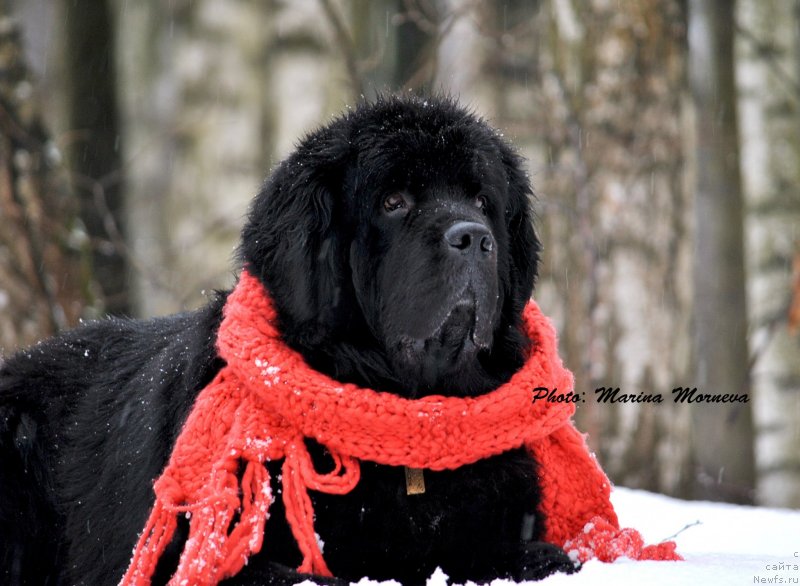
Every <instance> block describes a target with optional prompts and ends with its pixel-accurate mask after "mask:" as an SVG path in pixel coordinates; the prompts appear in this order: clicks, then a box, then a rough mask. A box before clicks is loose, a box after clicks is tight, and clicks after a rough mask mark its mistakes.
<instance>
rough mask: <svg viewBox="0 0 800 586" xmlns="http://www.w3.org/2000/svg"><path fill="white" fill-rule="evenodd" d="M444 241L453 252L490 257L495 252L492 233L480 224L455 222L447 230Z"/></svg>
mask: <svg viewBox="0 0 800 586" xmlns="http://www.w3.org/2000/svg"><path fill="white" fill-rule="evenodd" d="M444 240H445V242H447V244H448V246H449V247H450V250H451V251H452V252H456V251H458V252H461V253H472V254H478V253H483V254H484V255H488V254H489V253H491V252H492V251H493V250H494V238H492V233H491V232H489V229H488V228H487V227H486V226H484V225H483V224H480V223H478V222H463V221H462V222H455V223H454V224H453V225H452V226H450V227H449V228H448V229H447V230H445V233H444Z"/></svg>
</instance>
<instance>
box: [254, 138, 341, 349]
mask: <svg viewBox="0 0 800 586" xmlns="http://www.w3.org/2000/svg"><path fill="white" fill-rule="evenodd" d="M341 135H342V133H338V135H337V133H335V132H332V131H331V128H327V129H323V130H320V131H318V132H316V133H314V134H311V135H309V136H308V137H307V138H306V139H304V140H303V141H302V143H301V144H300V145H299V146H298V148H297V150H296V151H295V152H294V153H293V154H292V155H290V156H289V158H287V159H286V160H285V161H283V162H282V163H281V164H280V165H279V166H278V168H277V169H276V170H275V171H274V172H273V173H272V175H271V176H270V177H269V178H268V179H267V181H266V182H265V184H264V186H263V187H262V189H261V191H260V192H259V194H258V196H257V197H256V198H255V200H254V201H253V203H252V205H251V207H250V212H249V215H248V218H247V222H246V224H245V227H244V229H243V231H242V241H241V244H240V247H239V257H240V260H241V262H242V264H243V265H244V267H245V268H246V269H247V270H248V271H250V272H251V274H253V275H254V276H256V277H258V278H259V279H260V280H261V282H262V283H264V284H265V285H266V287H267V290H268V291H269V292H270V294H271V296H272V299H273V303H275V306H276V309H277V310H278V315H279V317H280V320H281V322H282V324H281V330H282V331H284V332H292V334H293V335H294V336H297V338H298V339H299V340H302V341H303V342H307V343H316V342H318V341H319V340H320V339H322V338H324V336H325V335H326V332H327V331H329V329H330V328H331V325H332V323H333V321H332V320H334V319H336V317H337V309H338V308H337V306H338V303H339V298H340V293H341V289H342V283H341V279H342V278H343V275H345V274H347V271H346V270H345V266H344V262H345V261H344V259H345V256H344V251H343V248H344V246H345V245H344V243H343V242H342V236H341V234H340V233H338V231H337V230H336V222H335V221H334V218H335V217H336V216H337V214H338V213H340V212H339V206H340V205H341V203H342V202H341V189H342V184H343V175H344V169H345V167H346V159H347V157H348V156H349V145H348V143H347V140H346V139H342V138H341Z"/></svg>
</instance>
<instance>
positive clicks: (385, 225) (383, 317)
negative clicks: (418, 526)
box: [240, 97, 539, 393]
mask: <svg viewBox="0 0 800 586" xmlns="http://www.w3.org/2000/svg"><path fill="white" fill-rule="evenodd" d="M530 195H531V190H530V185H529V183H528V180H527V178H526V176H525V174H524V173H523V172H522V170H521V168H520V159H519V157H518V156H517V155H516V154H515V153H514V152H513V151H512V150H511V149H510V148H509V146H508V145H507V144H506V143H505V142H504V141H503V139H502V138H500V136H499V135H498V134H497V133H496V132H495V131H494V130H493V129H492V128H490V127H489V126H488V125H487V124H486V123H484V122H483V121H481V120H479V119H477V118H476V117H475V116H473V115H472V114H470V113H469V112H467V111H465V110H463V109H462V108H460V107H459V106H457V105H456V104H455V103H453V102H452V101H450V100H447V99H429V100H427V101H423V100H422V99H419V98H413V97H404V98H382V99H379V100H378V101H376V102H375V103H372V104H363V105H361V106H359V107H358V108H356V109H355V110H354V111H351V112H348V113H347V114H346V115H344V116H342V117H341V118H338V119H336V120H334V121H333V122H332V123H330V124H329V125H327V126H325V127H324V128H322V129H320V130H318V131H316V132H314V133H312V134H310V135H309V136H307V137H306V138H305V139H304V140H303V141H302V142H301V143H300V144H299V146H298V147H297V149H296V150H295V152H294V153H293V154H292V155H291V156H289V158H287V159H286V160H285V161H284V162H283V163H281V165H280V166H279V167H278V168H277V169H276V170H275V172H274V173H273V174H272V176H271V177H270V178H269V179H268V180H267V182H266V184H265V185H264V188H263V189H262V191H261V193H260V194H259V195H258V197H257V198H256V200H255V201H254V203H253V206H252V208H251V211H250V215H249V219H248V221H247V223H246V226H245V228H244V231H243V237H242V244H241V248H240V254H241V256H242V260H243V262H244V264H245V266H246V267H247V268H248V269H249V270H250V271H251V272H252V273H253V274H254V275H256V276H257V277H259V278H260V279H261V280H262V281H263V282H264V283H265V285H266V286H267V288H268V290H269V291H270V293H271V295H272V297H273V300H274V302H275V304H276V308H277V310H278V314H279V316H280V320H281V330H282V332H283V333H284V336H285V337H286V340H287V342H288V343H290V344H291V345H293V346H295V347H297V348H298V349H300V350H301V351H305V352H304V353H305V354H306V355H307V357H308V354H312V355H313V354H315V351H319V352H317V355H316V356H313V357H312V362H313V361H316V362H318V363H319V364H318V365H319V366H323V367H327V370H329V371H333V373H334V374H341V372H338V371H343V370H347V368H344V367H343V366H342V363H345V362H347V363H351V362H358V361H359V359H364V360H363V361H364V362H376V361H377V362H380V361H381V359H385V365H384V367H379V366H375V370H376V371H380V370H382V369H383V370H384V371H386V372H385V373H384V375H385V376H384V377H385V378H389V379H393V380H396V381H398V382H399V386H400V387H403V388H408V389H412V390H411V391H409V392H411V393H421V392H425V390H426V389H430V390H433V389H437V388H438V389H439V391H441V387H442V386H443V381H445V380H448V379H450V380H456V379H459V378H462V379H463V376H460V374H459V373H461V374H463V373H465V372H469V371H470V370H471V369H472V368H473V367H475V368H477V367H478V365H479V364H480V362H481V360H483V362H486V358H485V357H486V356H490V355H491V354H492V352H495V351H499V350H500V348H499V345H502V343H503V340H505V339H507V338H508V336H509V330H512V329H516V327H515V326H517V325H518V321H519V317H520V314H521V311H522V308H523V306H524V304H525V302H526V301H527V299H528V297H529V296H530V294H531V290H532V288H533V282H534V279H535V275H536V267H537V262H538V250H539V243H538V240H537V239H536V236H535V234H534V232H533V228H532V225H531V216H530V210H529V197H530ZM336 345H338V346H339V347H340V348H349V349H350V356H351V357H350V359H346V358H345V357H344V356H341V355H340V356H339V357H338V358H337V357H333V358H331V356H333V355H334V354H336V351H335V350H333V349H332V348H333V346H336ZM323 355H324V356H328V359H329V360H328V361H329V364H325V362H326V360H325V358H324V357H323ZM354 355H355V356H358V358H354V357H353V356H354ZM367 355H369V356H372V358H370V359H366V358H365V357H366V356H367ZM482 357H483V358H482ZM353 368H354V369H355V370H356V371H358V370H363V369H369V368H370V367H369V365H368V364H361V365H353ZM362 374H363V373H362ZM364 377H365V378H368V379H369V378H370V376H369V375H368V374H367V375H364ZM356 378H358V377H356ZM445 386H446V384H445Z"/></svg>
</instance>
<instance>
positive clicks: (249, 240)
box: [0, 97, 574, 586]
mask: <svg viewBox="0 0 800 586" xmlns="http://www.w3.org/2000/svg"><path fill="white" fill-rule="evenodd" d="M520 163H521V161H520V158H519V157H518V156H517V155H516V154H515V153H514V151H513V150H512V149H511V148H510V147H509V146H508V145H507V144H506V143H505V142H504V141H503V139H502V138H501V137H500V135H499V134H498V133H497V132H496V131H494V130H493V129H492V128H491V127H489V126H488V125H487V124H486V123H485V122H483V121H482V120H480V119H478V118H476V117H475V116H474V115H472V114H471V113H469V112H467V111H465V110H464V109H462V108H461V107H459V106H458V105H457V104H455V103H454V102H453V101H451V100H449V99H428V100H425V101H423V100H422V99H419V98H414V97H384V98H380V99H378V100H376V101H375V102H373V103H370V104H362V105H360V106H358V107H357V108H355V109H354V110H352V111H348V112H347V113H346V114H345V115H343V116H341V117H340V118H338V119H336V120H334V121H333V122H331V123H330V124H328V125H327V126H325V127H324V128H322V129H320V130H317V131H316V132H313V133H311V134H309V135H308V136H307V137H306V138H305V139H304V140H302V142H300V144H299V146H298V147H297V149H296V150H295V152H294V153H293V154H292V155H291V156H289V157H288V158H287V159H286V160H285V161H283V163H281V164H280V165H279V166H278V167H277V168H276V169H275V171H274V172H273V173H272V175H271V177H270V178H269V179H268V180H267V182H266V183H265V185H264V187H263V189H262V190H261V192H260V193H259V194H258V196H257V197H256V198H255V200H254V202H253V204H252V207H251V209H250V212H249V216H248V218H247V221H246V224H245V226H244V229H243V231H242V238H241V244H240V247H239V260H240V263H241V266H242V267H243V268H244V269H246V270H247V271H248V272H249V273H250V274H251V275H253V276H254V277H256V278H257V279H259V280H260V282H261V283H263V285H264V286H265V287H266V290H267V291H268V292H269V294H270V296H271V298H272V301H273V303H274V307H275V310H276V311H277V316H278V322H279V325H280V332H281V335H282V336H283V339H284V341H285V343H286V344H287V345H288V346H289V347H290V348H292V349H294V350H296V351H297V352H299V353H300V354H301V355H302V356H303V358H304V359H305V361H306V362H307V364H308V365H310V366H311V367H312V368H314V369H316V370H317V371H320V372H322V373H325V374H327V375H329V376H331V377H333V378H335V379H336V380H338V381H342V382H344V383H347V382H351V383H355V384H357V385H360V386H362V387H368V388H372V389H375V390H378V391H384V392H389V393H395V394H397V395H400V396H402V397H406V398H411V399H416V398H420V397H424V396H426V395H432V394H439V395H457V396H477V395H481V394H484V393H487V392H488V391H490V390H492V389H495V388H496V387H498V385H500V384H502V383H503V382H505V381H507V380H508V379H509V378H510V376H511V375H512V373H514V372H515V371H516V370H517V369H519V368H520V366H521V365H522V363H523V357H524V356H525V352H526V345H527V344H528V340H527V339H526V337H525V336H524V335H523V333H522V331H521V329H520V322H521V312H522V310H523V307H524V305H525V303H526V301H527V300H528V298H529V297H530V295H531V291H532V288H533V283H534V280H535V277H536V270H537V262H538V252H539V242H538V240H537V238H536V236H535V234H534V231H533V228H532V217H531V211H530V209H529V198H530V196H531V189H530V186H529V183H528V180H527V178H526V175H525V173H524V172H523V170H522V169H521V168H520ZM227 297H228V293H226V292H221V293H218V294H217V295H216V296H215V298H214V299H212V300H211V301H210V302H209V303H208V305H206V306H205V307H202V308H201V309H198V310H196V311H192V312H189V313H184V314H180V315H174V316H170V317H165V318H158V319H152V320H148V321H136V320H123V319H108V320H105V321H99V322H96V323H90V324H87V325H83V326H81V327H79V328H77V329H75V330H73V331H70V332H67V333H65V334H62V335H60V336H58V337H56V338H53V339H49V340H46V341H44V342H41V343H40V344H38V345H36V346H34V347H32V348H30V349H27V350H23V351H21V352H19V353H17V354H16V355H14V356H11V357H9V358H7V359H6V360H5V362H4V363H2V365H0V467H1V471H0V582H2V583H3V584H10V585H17V584H28V585H45V584H47V585H57V584H61V585H67V584H86V585H91V586H97V585H106V584H115V583H117V582H119V580H120V578H121V577H122V575H123V574H124V573H125V571H126V568H127V567H128V565H129V563H130V560H131V552H132V550H133V549H134V546H135V544H136V543H137V539H138V536H139V535H140V534H141V532H142V529H143V527H144V526H145V523H146V520H147V518H148V514H149V511H150V510H151V508H152V507H153V498H154V497H153V482H154V479H156V478H157V477H158V476H159V475H160V473H161V471H162V470H163V469H164V466H165V464H166V463H167V461H168V459H169V456H170V453H171V450H172V447H173V445H174V443H175V441H176V438H177V437H178V435H179V433H180V430H181V428H182V425H183V423H184V421H185V420H186V418H187V416H188V414H189V412H190V409H191V408H192V405H193V403H194V401H195V398H196V397H197V395H198V393H199V392H200V390H201V389H203V388H204V387H205V386H206V385H207V384H209V382H210V381H211V380H212V379H213V378H214V377H215V374H216V373H217V372H218V371H219V370H220V369H221V368H222V367H223V366H224V363H223V360H222V359H221V358H220V357H219V355H218V353H217V347H216V333H217V330H218V327H219V325H220V322H221V319H222V308H223V306H224V304H225V301H226V298H227ZM309 450H310V452H311V454H312V455H313V458H314V462H315V465H319V466H320V467H324V466H325V459H326V457H328V456H326V451H325V448H324V447H323V446H321V445H319V444H314V442H311V441H309ZM274 465H275V463H273V462H270V463H268V467H269V471H270V473H271V474H273V478H275V479H277V480H276V482H277V483H278V484H277V486H275V487H274V488H273V490H274V496H275V502H274V503H273V505H272V507H271V509H270V511H269V512H270V516H269V519H268V521H267V522H266V526H265V529H264V547H263V548H262V549H261V551H260V552H259V553H257V554H255V555H253V556H252V557H251V558H250V559H249V560H248V563H247V565H246V566H245V567H244V568H243V569H242V570H241V571H240V572H238V573H236V574H235V575H234V576H233V577H231V578H229V579H228V580H226V581H225V583H226V584H287V585H288V584H293V583H297V582H300V581H302V580H303V579H304V578H306V577H308V576H306V575H303V574H300V573H298V572H297V571H296V570H295V569H294V568H297V567H298V564H299V562H300V553H299V551H298V546H297V544H296V542H295V540H294V538H293V537H292V534H291V531H290V528H289V525H288V523H287V521H286V519H285V515H284V514H282V511H283V510H284V504H283V503H282V502H281V486H280V469H279V468H274ZM273 468H274V469H273ZM423 481H424V483H425V493H424V494H418V495H410V494H408V493H409V490H408V488H409V487H408V486H407V482H406V480H405V475H404V470H403V469H402V467H392V466H385V465H378V464H374V463H371V462H362V463H361V480H360V482H359V483H358V485H357V486H356V488H355V489H353V490H352V491H350V492H349V493H348V494H346V495H341V496H330V495H326V494H322V493H318V492H314V491H312V492H311V493H310V496H311V500H312V501H313V507H314V514H315V520H314V527H315V530H316V531H317V533H318V534H319V539H320V540H321V541H324V543H325V550H324V556H325V560H326V562H327V563H328V565H329V567H330V570H331V572H332V573H333V575H334V576H336V578H323V577H319V576H317V577H315V579H316V580H318V581H320V582H321V583H347V581H351V580H358V579H359V578H360V577H362V576H369V577H371V578H375V579H396V580H398V581H400V582H401V583H403V584H422V583H424V582H425V579H426V577H428V576H429V575H430V574H431V573H432V572H433V570H435V569H436V568H437V567H441V568H442V569H443V571H444V572H445V573H447V574H448V575H449V576H450V577H451V578H452V579H453V580H456V581H466V580H474V581H477V582H487V581H490V580H492V579H493V578H496V577H507V578H511V579H514V580H524V579H540V578H542V577H544V576H546V575H549V574H551V573H553V572H557V571H563V572H571V571H574V565H573V564H572V562H571V561H570V559H569V558H568V557H567V556H566V554H565V553H564V551H563V550H561V549H560V548H558V547H555V546H553V545H549V544H546V543H543V542H540V541H538V539H539V537H540V535H541V527H542V522H541V519H540V518H539V515H540V513H539V511H538V507H537V503H538V502H539V494H538V492H539V489H538V487H537V467H536V462H535V461H534V460H533V458H532V457H531V455H530V454H529V453H528V452H527V451H525V450H524V449H522V448H521V449H517V450H512V451H510V452H506V453H503V454H501V455H498V456H493V457H490V458H486V459H483V460H480V461H478V462H476V463H474V464H470V465H465V466H462V467H459V468H456V469H454V470H445V471H440V472H433V471H430V470H428V471H425V475H424V477H423ZM188 525H189V522H188V521H186V520H185V519H181V520H180V522H179V523H178V527H177V530H176V532H175V535H174V537H173V539H172V541H171V543H170V544H169V545H168V546H167V548H166V551H165V552H164V553H163V555H162V556H161V560H160V562H159V564H158V567H157V568H156V570H155V577H154V579H153V582H154V583H158V584H162V583H165V582H167V581H168V580H169V577H170V576H171V575H172V573H173V572H174V570H175V567H176V564H177V560H178V558H179V555H180V552H181V551H182V546H183V543H184V542H185V541H186V539H187V528H188Z"/></svg>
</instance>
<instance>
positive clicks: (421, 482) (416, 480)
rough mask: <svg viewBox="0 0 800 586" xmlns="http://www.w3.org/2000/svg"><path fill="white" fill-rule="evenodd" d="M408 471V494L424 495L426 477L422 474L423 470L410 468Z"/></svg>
mask: <svg viewBox="0 0 800 586" xmlns="http://www.w3.org/2000/svg"><path fill="white" fill-rule="evenodd" d="M405 469H406V494H408V495H412V494H424V493H425V476H423V474H422V468H409V467H408V466H406V467H405Z"/></svg>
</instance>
